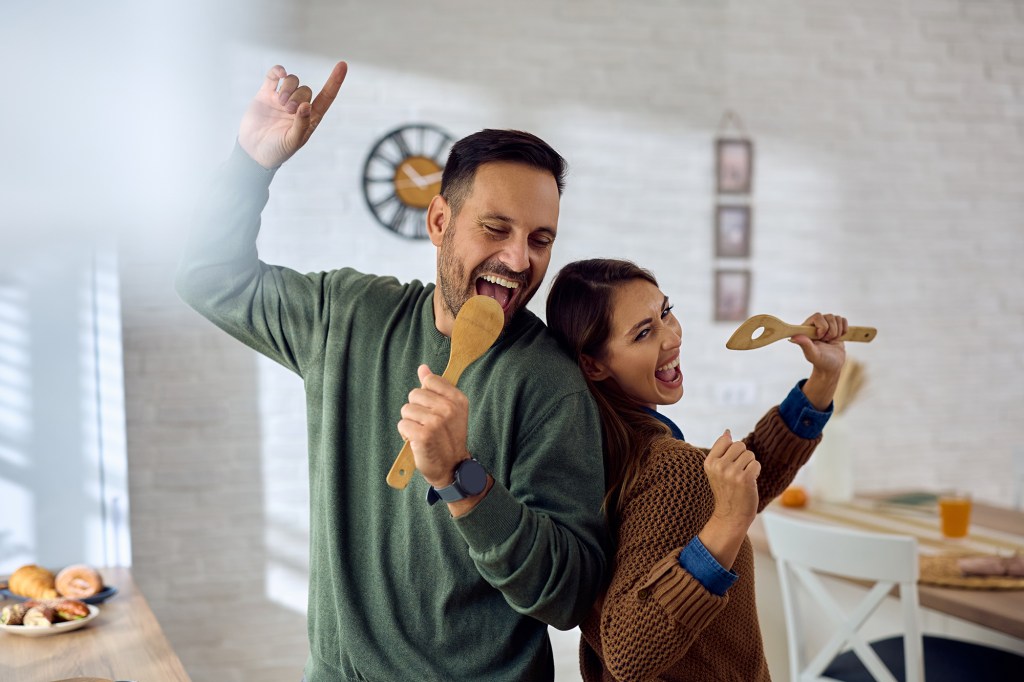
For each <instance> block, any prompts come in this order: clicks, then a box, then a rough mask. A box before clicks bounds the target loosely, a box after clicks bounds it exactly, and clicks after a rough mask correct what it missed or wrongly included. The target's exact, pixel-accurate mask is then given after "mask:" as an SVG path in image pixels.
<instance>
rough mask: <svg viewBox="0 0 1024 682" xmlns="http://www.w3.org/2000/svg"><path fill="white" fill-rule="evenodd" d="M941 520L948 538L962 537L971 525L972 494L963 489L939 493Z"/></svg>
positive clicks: (943, 531)
mask: <svg viewBox="0 0 1024 682" xmlns="http://www.w3.org/2000/svg"><path fill="white" fill-rule="evenodd" d="M939 522H940V526H941V528H942V534H943V535H944V536H945V537H947V538H962V537H965V536H966V535H967V529H968V528H970V525H971V496H970V494H969V493H967V492H964V491H962V490H947V491H944V492H942V493H940V494H939Z"/></svg>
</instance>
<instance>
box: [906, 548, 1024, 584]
mask: <svg viewBox="0 0 1024 682" xmlns="http://www.w3.org/2000/svg"><path fill="white" fill-rule="evenodd" d="M968 556H982V555H979V554H922V555H921V557H920V559H921V576H920V577H919V578H918V582H920V583H922V584H925V585H938V586H940V587H960V588H963V589H965V590H1024V577H1018V576H1009V575H971V576H965V575H962V574H961V573H960V567H959V566H957V563H956V561H957V559H962V558H964V557H968Z"/></svg>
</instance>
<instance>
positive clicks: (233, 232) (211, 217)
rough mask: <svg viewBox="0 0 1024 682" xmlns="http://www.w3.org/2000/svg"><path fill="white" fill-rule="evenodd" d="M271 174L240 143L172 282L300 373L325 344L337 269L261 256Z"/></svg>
mask: <svg viewBox="0 0 1024 682" xmlns="http://www.w3.org/2000/svg"><path fill="white" fill-rule="evenodd" d="M274 173H275V171H270V170H267V169H265V168H263V167H262V166H260V165H259V164H258V163H256V162H255V161H253V160H252V159H251V158H250V157H249V156H248V155H247V154H246V153H245V152H244V151H243V150H242V149H241V147H239V146H238V145H237V144H236V145H235V149H234V151H233V152H232V155H231V157H230V158H229V159H228V160H227V162H226V163H225V166H224V167H223V168H222V169H221V171H220V172H219V173H217V174H216V175H215V176H214V178H213V179H212V181H211V183H210V185H209V186H208V188H207V192H206V195H205V196H204V197H203V198H202V199H201V200H200V203H199V208H198V214H197V216H196V221H195V227H194V228H193V229H192V231H191V233H190V235H189V239H188V242H187V244H186V247H185V251H184V255H183V257H182V260H181V263H180V265H179V267H178V273H177V277H176V280H175V287H176V289H177V291H178V294H179V295H180V296H181V298H182V300H184V301H185V302H186V303H188V304H189V305H190V306H192V307H193V308H194V309H195V310H196V311H198V312H199V313H200V314H201V315H203V316H204V317H206V318H207V319H209V320H210V321H212V322H213V323H214V324H216V325H217V326H218V327H220V328H221V329H223V330H224V331H226V332H228V333H229V334H231V335H232V336H234V337H235V338H237V339H238V340H240V341H242V342H243V343H245V344H246V345H248V346H250V347H252V348H253V349H255V350H257V351H259V352H260V353H263V354H264V355H266V356H268V357H270V358H272V359H273V360H276V361H277V362H279V363H281V364H282V365H284V366H285V367H287V368H289V369H291V370H292V371H294V372H297V373H299V374H301V373H302V368H303V366H304V365H305V364H307V363H309V362H310V360H311V358H314V357H316V355H317V354H318V353H319V352H320V350H321V349H322V347H323V342H322V339H323V335H324V332H325V330H324V329H323V325H321V321H322V320H325V319H326V316H325V315H324V314H323V311H324V310H325V309H326V307H327V306H328V305H329V301H328V300H326V299H327V295H326V292H328V291H330V289H331V288H330V287H329V286H328V282H327V281H326V280H328V279H329V278H330V277H331V276H333V273H316V274H310V275H303V274H300V273H298V272H295V271H294V270H290V269H288V268H284V267H280V266H276V265H268V264H266V263H264V262H262V261H260V260H259V256H258V254H257V251H256V237H257V236H258V234H259V230H260V213H261V212H262V211H263V208H264V206H265V205H266V203H267V200H268V199H269V197H270V182H271V180H272V179H273V177H274Z"/></svg>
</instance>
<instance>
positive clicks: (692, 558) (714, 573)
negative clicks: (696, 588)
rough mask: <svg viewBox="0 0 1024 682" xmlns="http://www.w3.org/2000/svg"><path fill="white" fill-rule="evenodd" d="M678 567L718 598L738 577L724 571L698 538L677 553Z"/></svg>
mask: <svg viewBox="0 0 1024 682" xmlns="http://www.w3.org/2000/svg"><path fill="white" fill-rule="evenodd" d="M679 565H680V566H682V567H683V570H685V571H686V572H687V573H689V574H690V575H692V576H693V577H694V579H696V580H697V582H699V583H700V584H701V585H703V586H704V588H705V589H706V590H707V591H708V592H710V593H711V594H714V595H717V596H719V597H721V596H723V595H725V592H726V590H728V589H729V588H730V587H732V584H733V583H734V582H736V581H737V580H739V576H738V575H736V574H735V573H733V572H732V571H729V570H726V569H725V568H724V567H723V566H722V564H720V563H718V560H717V559H715V557H713V556H711V552H709V551H708V550H707V548H706V547H705V546H704V543H703V542H701V541H700V538H698V537H695V538H693V540H690V543H689V544H688V545H686V547H683V551H682V552H680V553H679Z"/></svg>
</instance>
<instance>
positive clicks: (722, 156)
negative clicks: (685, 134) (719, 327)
mask: <svg viewBox="0 0 1024 682" xmlns="http://www.w3.org/2000/svg"><path fill="white" fill-rule="evenodd" d="M729 127H735V128H737V129H738V132H737V133H734V134H732V135H728V136H724V135H723V133H725V132H726V131H727V129H728V128H729ZM753 180H754V143H753V141H752V140H751V139H750V138H749V136H747V134H746V130H745V129H744V127H743V122H742V121H741V120H740V118H739V116H737V115H736V114H735V113H734V112H732V111H727V112H726V113H725V115H724V116H723V117H722V122H721V124H720V125H719V134H718V137H717V138H716V139H715V195H716V196H715V210H714V221H713V223H714V225H713V228H714V239H713V242H714V249H715V259H716V267H715V284H714V297H715V298H714V319H715V321H716V322H736V321H743V320H745V319H747V317H748V310H749V307H750V288H751V277H750V268H749V266H747V264H745V263H737V262H735V260H737V259H749V258H750V250H751V248H750V247H751V232H752V225H753V207H752V206H751V203H750V198H751V194H752V192H753ZM722 259H726V260H727V262H726V263H722V262H721V261H722Z"/></svg>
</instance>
